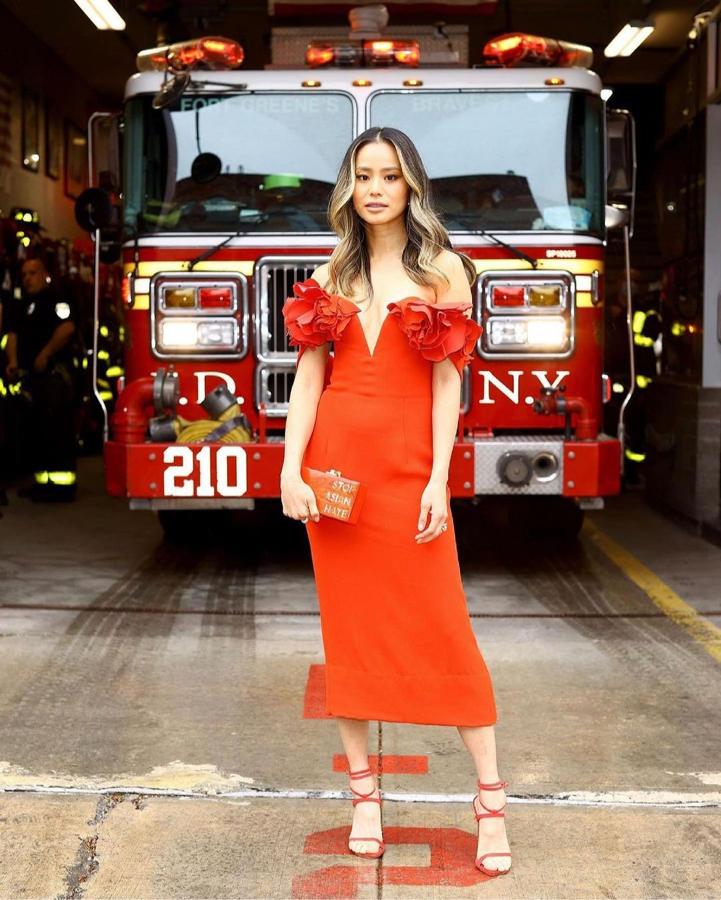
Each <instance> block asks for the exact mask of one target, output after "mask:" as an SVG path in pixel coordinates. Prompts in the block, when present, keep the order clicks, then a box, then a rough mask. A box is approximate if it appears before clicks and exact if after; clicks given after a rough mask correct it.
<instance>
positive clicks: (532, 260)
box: [468, 228, 538, 269]
mask: <svg viewBox="0 0 721 900" xmlns="http://www.w3.org/2000/svg"><path fill="white" fill-rule="evenodd" d="M468 233H469V234H477V235H480V236H481V237H486V238H488V239H489V240H490V241H493V243H494V244H498V245H499V247H504V248H505V249H506V250H508V251H509V252H510V253H512V254H513V255H514V256H517V257H518V259H525V261H526V262H528V263H530V264H531V265H532V266H533V268H534V269H537V268H538V260H537V259H536V258H535V257H533V256H529V255H528V254H527V253H524V252H523V250H519V249H518V247H514V246H513V245H512V244H507V243H506V242H505V241H502V240H501V239H500V238H498V237H496V236H495V234H491V233H490V232H488V231H484V230H483V229H482V228H477V229H473V231H469V232H468Z"/></svg>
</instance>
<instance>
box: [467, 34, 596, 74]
mask: <svg viewBox="0 0 721 900" xmlns="http://www.w3.org/2000/svg"><path fill="white" fill-rule="evenodd" d="M483 58H484V60H485V62H486V65H488V66H502V67H503V68H511V67H513V66H562V67H564V68H570V67H571V66H580V67H581V68H584V69H590V67H591V66H592V65H593V50H591V48H590V47H587V46H586V45H585V44H572V43H570V42H569V41H557V40H556V39H555V38H545V37H538V36H537V35H534V34H521V33H520V32H512V33H510V34H501V35H499V36H498V37H496V38H493V40H491V41H489V42H488V43H487V44H486V46H485V47H484V48H483Z"/></svg>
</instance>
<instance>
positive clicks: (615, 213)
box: [606, 205, 628, 230]
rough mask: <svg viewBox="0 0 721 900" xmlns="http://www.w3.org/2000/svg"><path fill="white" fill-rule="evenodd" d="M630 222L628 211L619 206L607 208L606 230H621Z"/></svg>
mask: <svg viewBox="0 0 721 900" xmlns="http://www.w3.org/2000/svg"><path fill="white" fill-rule="evenodd" d="M627 222H628V209H620V208H619V207H618V206H608V205H607V206H606V228H607V229H609V230H610V229H612V228H620V227H621V226H622V225H625V224H626V223H627Z"/></svg>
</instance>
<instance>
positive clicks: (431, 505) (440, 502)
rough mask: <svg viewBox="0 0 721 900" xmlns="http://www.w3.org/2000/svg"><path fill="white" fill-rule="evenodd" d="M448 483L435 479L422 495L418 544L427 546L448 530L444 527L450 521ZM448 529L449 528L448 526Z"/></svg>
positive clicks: (429, 483) (416, 537)
mask: <svg viewBox="0 0 721 900" xmlns="http://www.w3.org/2000/svg"><path fill="white" fill-rule="evenodd" d="M446 485H447V482H445V481H442V480H441V479H434V478H431V480H430V481H429V482H428V484H427V485H426V486H425V488H424V490H423V493H422V494H421V515H420V518H419V519H418V527H419V528H420V529H424V528H425V530H421V531H419V532H418V534H416V536H415V541H416V543H417V544H426V543H428V541H432V540H434V539H435V538H437V537H439V536H440V535H441V534H443V532H444V531H445V530H446V528H443V526H444V525H445V524H446V522H447V520H448V503H447V498H446ZM429 513H430V517H431V518H430V522H428V527H425V526H426V522H427V520H428V515H429ZM446 527H447V526H446Z"/></svg>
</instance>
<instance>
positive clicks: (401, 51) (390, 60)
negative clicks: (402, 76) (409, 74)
mask: <svg viewBox="0 0 721 900" xmlns="http://www.w3.org/2000/svg"><path fill="white" fill-rule="evenodd" d="M420 59H421V48H420V45H419V44H418V41H404V40H400V39H397V38H393V39H384V40H372V41H311V42H310V44H308V47H307V49H306V51H305V62H306V65H307V66H310V67H311V68H313V69H318V68H321V67H322V66H394V65H398V66H417V65H418V64H419V62H420Z"/></svg>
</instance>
